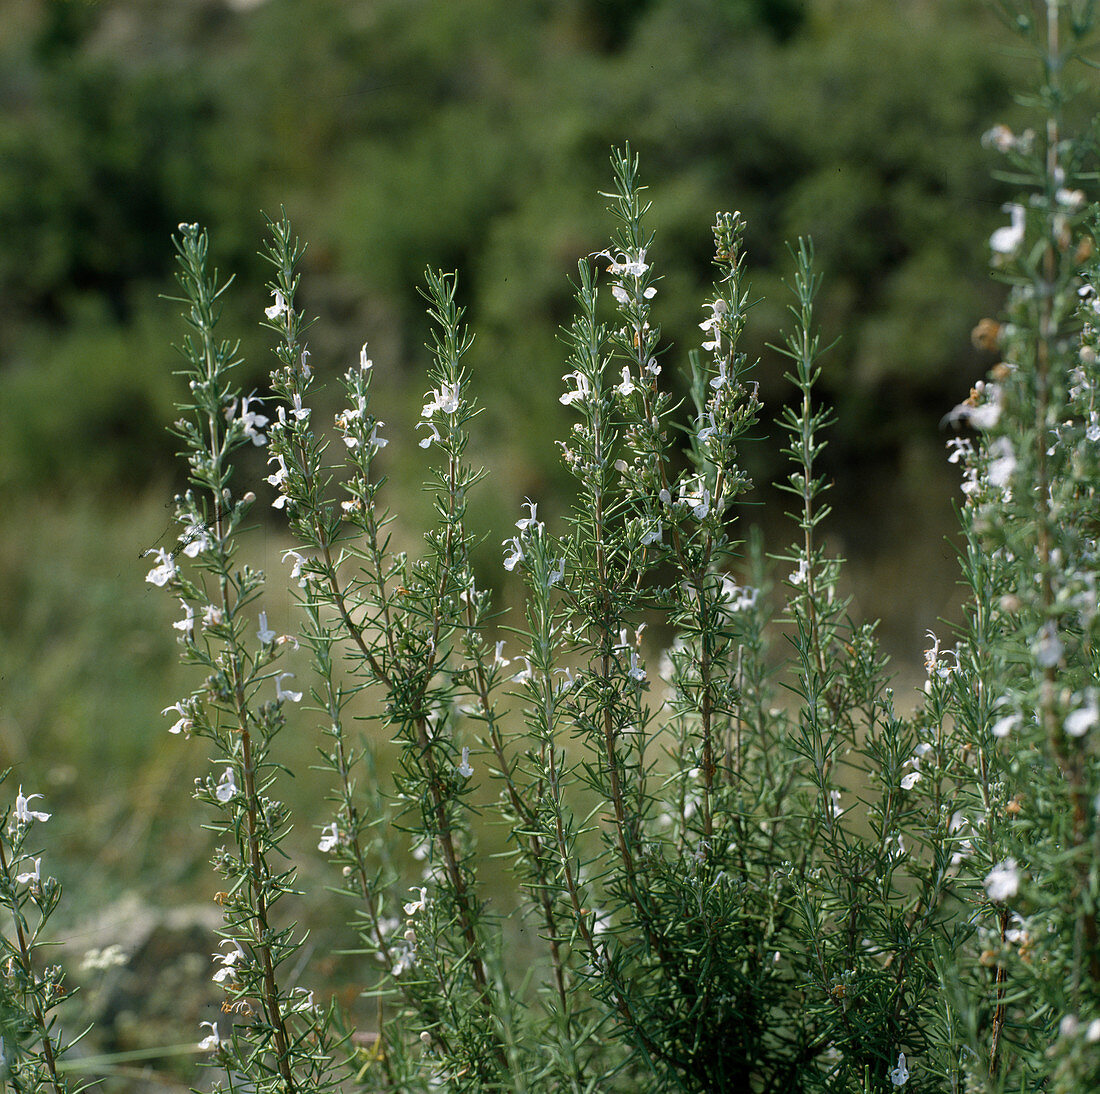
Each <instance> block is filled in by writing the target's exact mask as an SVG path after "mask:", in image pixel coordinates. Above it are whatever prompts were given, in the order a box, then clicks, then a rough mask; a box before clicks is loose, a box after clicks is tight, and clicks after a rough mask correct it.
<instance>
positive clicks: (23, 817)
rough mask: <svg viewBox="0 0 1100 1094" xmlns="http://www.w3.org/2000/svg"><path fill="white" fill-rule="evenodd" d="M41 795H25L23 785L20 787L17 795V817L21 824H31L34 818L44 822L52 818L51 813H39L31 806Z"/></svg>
mask: <svg viewBox="0 0 1100 1094" xmlns="http://www.w3.org/2000/svg"><path fill="white" fill-rule="evenodd" d="M40 797H42V795H41V794H30V795H27V796H26V797H24V795H23V787H22V786H20V787H19V793H18V794H16V795H15V819H16V821H17V822H18V823H19V824H29V823H30V822H31V821H32V820H36V821H42V822H43V823H44V822H45V821H48V820H49V819H50V814H49V813H39V812H38V811H37V810H34V809H31V808H29V806H30V804H31V802H32V801H34V799H35V798H40Z"/></svg>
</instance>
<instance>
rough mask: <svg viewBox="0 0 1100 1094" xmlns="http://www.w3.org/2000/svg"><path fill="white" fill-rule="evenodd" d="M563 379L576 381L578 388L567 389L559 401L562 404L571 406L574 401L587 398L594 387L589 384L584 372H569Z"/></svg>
mask: <svg viewBox="0 0 1100 1094" xmlns="http://www.w3.org/2000/svg"><path fill="white" fill-rule="evenodd" d="M562 379H563V380H570V379H572V380H574V381H576V384H577V386H576V388H575V389H574V390H573V391H567V392H566V393H565V394H564V395H562V396H561V397H560V398H559V399H558V402H559V403H561V404H562V406H570V405H571V404H572V403H576V402H579V401H584V400H586V399H587V398H588V397H589V395H591V393H592V388H591V387H590V386H589V383H588V377H587V376H585V375H584V373H582V372H567V373H566V374H565V375H564V376H563V377H562Z"/></svg>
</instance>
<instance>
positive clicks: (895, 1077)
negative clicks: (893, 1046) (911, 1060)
mask: <svg viewBox="0 0 1100 1094" xmlns="http://www.w3.org/2000/svg"><path fill="white" fill-rule="evenodd" d="M908 1081H909V1069H908V1068H907V1067H906V1066H905V1053H904V1052H899V1053H898V1066H897V1067H895V1068H894V1069H893V1070H892V1071H891V1072H890V1082H892V1083H893V1084H894V1086H905V1084H906V1083H907V1082H908Z"/></svg>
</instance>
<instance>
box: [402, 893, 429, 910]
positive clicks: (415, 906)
mask: <svg viewBox="0 0 1100 1094" xmlns="http://www.w3.org/2000/svg"><path fill="white" fill-rule="evenodd" d="M409 892H410V893H419V894H420V899H419V900H410V901H409V903H408V904H406V905H404V908H405V915H408V916H413V915H416V913H417V912H422V911H424V909H425V908H426V907H427V906H428V890H427V889H426V888H425V887H424V886H420V887H419V888H417V887H415V886H414V887H413V888H411V889H410V890H409Z"/></svg>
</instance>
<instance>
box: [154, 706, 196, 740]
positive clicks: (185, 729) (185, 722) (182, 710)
mask: <svg viewBox="0 0 1100 1094" xmlns="http://www.w3.org/2000/svg"><path fill="white" fill-rule="evenodd" d="M170 712H175V713H176V714H178V715H179V716H180V718H179V721H178V722H176V724H175V725H174V726H172V728H171V729H170V730H168V732H169V733H182V734H183V735H184V736H185V737H190V736H191V727H192V726H193V725H194V722H193V721H192V720H191V712H190V711H189V710H188V709H187V707H185V706H184V705H183V703H174V704H173V705H172V706H170V707H165V708H164V710H162V711H161V714H168V713H170Z"/></svg>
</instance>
